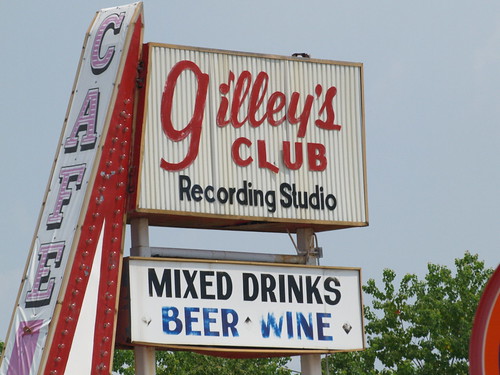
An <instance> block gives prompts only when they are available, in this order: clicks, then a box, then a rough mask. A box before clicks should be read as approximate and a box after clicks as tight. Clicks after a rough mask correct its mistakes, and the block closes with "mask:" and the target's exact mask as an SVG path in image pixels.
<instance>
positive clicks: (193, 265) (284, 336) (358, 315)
mask: <svg viewBox="0 0 500 375" xmlns="http://www.w3.org/2000/svg"><path fill="white" fill-rule="evenodd" d="M129 280H130V281H129V285H130V303H129V304H128V305H129V306H130V332H131V337H130V338H131V342H132V343H133V344H148V345H154V346H167V347H168V346H171V345H188V346H189V345H196V346H199V347H203V346H208V347H214V346H220V347H238V348H239V350H241V348H246V349H247V350H248V349H249V348H263V349H265V348H268V349H272V350H273V351H275V352H276V351H280V349H281V350H283V349H285V350H286V349H288V350H290V349H294V350H299V349H300V350H322V351H333V350H344V351H345V350H360V349H363V348H364V337H363V318H362V311H363V307H362V303H361V278H360V269H357V268H333V267H312V266H290V265H277V264H272V265H269V264H262V263H260V264H259V263H236V262H210V261H194V260H193V261H187V260H175V259H161V260H158V259H155V260H151V259H146V258H130V260H129Z"/></svg>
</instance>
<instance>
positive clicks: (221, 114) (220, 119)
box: [217, 71, 234, 127]
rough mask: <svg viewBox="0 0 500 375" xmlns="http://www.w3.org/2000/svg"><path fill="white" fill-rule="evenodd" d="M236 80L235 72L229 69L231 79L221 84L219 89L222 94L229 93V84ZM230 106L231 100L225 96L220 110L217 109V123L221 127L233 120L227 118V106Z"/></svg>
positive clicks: (221, 101)
mask: <svg viewBox="0 0 500 375" xmlns="http://www.w3.org/2000/svg"><path fill="white" fill-rule="evenodd" d="M233 81H234V73H233V72H232V71H229V79H228V80H227V83H221V84H220V85H219V91H220V93H221V94H222V95H227V94H228V93H229V89H230V87H229V85H230V84H231V82H233ZM228 107H229V100H228V99H227V98H225V97H223V98H221V100H220V105H219V110H218V111H217V125H218V126H220V127H223V126H226V125H227V124H229V123H230V122H231V118H229V120H226V118H225V117H226V114H227V108H228Z"/></svg>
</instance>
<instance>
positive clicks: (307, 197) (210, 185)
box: [135, 44, 368, 230]
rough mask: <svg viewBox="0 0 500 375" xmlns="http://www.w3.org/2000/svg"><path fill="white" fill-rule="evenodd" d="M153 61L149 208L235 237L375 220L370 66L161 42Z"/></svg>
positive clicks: (147, 147) (146, 141)
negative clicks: (369, 146) (367, 97)
mask: <svg viewBox="0 0 500 375" xmlns="http://www.w3.org/2000/svg"><path fill="white" fill-rule="evenodd" d="M145 60H146V71H147V75H146V76H145V86H144V88H143V90H142V92H143V102H144V108H143V110H142V111H143V119H142V120H143V121H142V124H141V123H140V124H139V130H141V127H142V152H141V153H140V158H139V159H136V161H135V162H136V164H137V169H138V170H139V176H138V182H137V190H138V191H137V193H136V194H137V197H136V203H135V210H136V211H137V212H139V213H141V214H153V215H151V216H152V222H153V223H154V224H160V225H161V224H165V225H177V226H200V225H199V224H196V223H197V222H198V223H199V221H200V220H198V221H197V220H196V218H198V219H200V218H201V220H202V221H203V218H211V219H216V220H221V221H220V222H219V221H210V220H205V221H204V222H203V225H201V226H206V227H224V226H226V227H227V226H231V227H232V228H231V229H242V228H244V229H256V230H266V229H267V230H284V229H285V228H288V229H290V228H292V229H293V228H294V227H293V226H294V225H296V226H300V225H301V224H303V223H308V226H313V225H315V226H316V228H315V229H317V230H324V229H337V228H345V227H352V226H364V225H367V224H368V214H367V198H366V197H367V193H366V173H365V151H364V115H363V66H362V64H357V63H339V62H332V61H324V60H312V59H298V58H284V57H273V56H263V55H255V54H242V53H235V52H231V53H230V52H226V51H214V50H203V49H192V48H191V49H189V48H186V47H179V46H165V45H157V44H149V47H148V50H147V54H146V58H145ZM138 155H139V154H138ZM164 213H168V214H169V215H170V216H169V217H165V216H161V215H156V216H154V214H164ZM182 216H189V217H190V221H189V222H186V221H185V220H183V218H182ZM193 217H195V219H193ZM169 218H170V219H169ZM263 222H264V223H268V224H267V227H266V226H263V225H262V223H263ZM273 223H274V224H273ZM276 223H278V224H282V223H286V225H276ZM253 224H257V226H255V228H253V227H252V225H253ZM272 225H274V227H272ZM270 228H271V229H270Z"/></svg>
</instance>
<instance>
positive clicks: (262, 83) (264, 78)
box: [248, 72, 269, 128]
mask: <svg viewBox="0 0 500 375" xmlns="http://www.w3.org/2000/svg"><path fill="white" fill-rule="evenodd" d="M268 82H269V76H268V75H267V73H265V72H260V73H259V74H258V75H257V78H255V83H254V85H253V87H252V92H251V93H250V104H249V106H248V120H249V122H250V125H252V126H253V127H254V128H256V127H258V126H260V125H262V123H263V122H264V120H265V119H266V114H265V113H264V116H262V118H261V119H260V120H257V119H256V118H255V116H256V115H257V112H258V111H259V108H260V106H261V105H262V102H263V101H264V97H265V95H266V92H267V85H268Z"/></svg>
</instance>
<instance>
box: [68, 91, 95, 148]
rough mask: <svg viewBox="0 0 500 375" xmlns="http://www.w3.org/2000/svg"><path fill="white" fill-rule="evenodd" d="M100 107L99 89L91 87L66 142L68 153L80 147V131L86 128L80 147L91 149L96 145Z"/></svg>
mask: <svg viewBox="0 0 500 375" xmlns="http://www.w3.org/2000/svg"><path fill="white" fill-rule="evenodd" d="M98 109H99V89H90V90H89V91H88V92H87V95H86V96H85V100H84V101H83V105H82V108H81V109H80V113H79V114H78V118H77V119H76V121H75V124H74V125H73V129H72V130H71V134H70V135H69V137H68V138H66V142H65V143H64V152H65V153H66V154H68V153H71V152H75V151H76V149H77V147H78V133H79V132H81V131H83V130H85V135H83V137H82V139H81V143H80V149H81V150H82V151H84V150H90V149H92V148H94V147H95V143H96V140H97V135H96V123H97V112H98V111H97V110H98Z"/></svg>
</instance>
